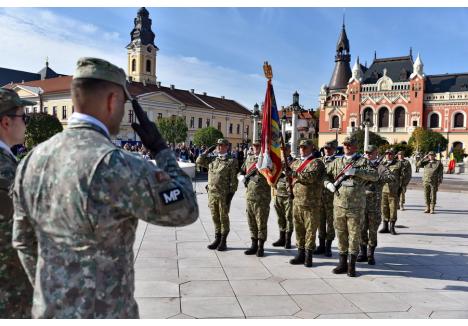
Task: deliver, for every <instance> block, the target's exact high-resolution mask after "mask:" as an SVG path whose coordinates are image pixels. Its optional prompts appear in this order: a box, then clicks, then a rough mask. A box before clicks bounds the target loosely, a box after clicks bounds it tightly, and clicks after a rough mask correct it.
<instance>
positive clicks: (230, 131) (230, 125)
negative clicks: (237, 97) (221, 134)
mask: <svg viewBox="0 0 468 326" xmlns="http://www.w3.org/2000/svg"><path fill="white" fill-rule="evenodd" d="M229 133H230V134H232V123H230V124H229Z"/></svg>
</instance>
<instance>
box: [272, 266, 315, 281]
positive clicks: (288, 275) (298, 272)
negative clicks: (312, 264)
mask: <svg viewBox="0 0 468 326" xmlns="http://www.w3.org/2000/svg"><path fill="white" fill-rule="evenodd" d="M268 271H269V272H270V273H271V274H272V275H274V276H276V277H280V278H283V279H310V278H319V276H317V274H315V272H314V271H312V268H305V267H304V266H303V265H299V266H298V265H296V266H294V265H291V264H289V265H288V266H273V267H268Z"/></svg>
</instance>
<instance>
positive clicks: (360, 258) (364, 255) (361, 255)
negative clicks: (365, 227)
mask: <svg viewBox="0 0 468 326" xmlns="http://www.w3.org/2000/svg"><path fill="white" fill-rule="evenodd" d="M357 261H358V262H360V263H362V262H364V261H367V246H366V245H360V250H359V255H358V256H357Z"/></svg>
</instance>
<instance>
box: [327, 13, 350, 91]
mask: <svg viewBox="0 0 468 326" xmlns="http://www.w3.org/2000/svg"><path fill="white" fill-rule="evenodd" d="M350 61H351V55H350V53H349V40H348V36H347V35H346V29H345V25H344V16H343V26H342V29H341V33H340V36H339V38H338V42H337V44H336V55H335V69H334V70H333V74H332V77H331V79H330V83H329V85H328V87H329V89H330V90H333V89H345V88H346V87H347V85H348V81H349V79H350V78H351V76H352V73H351V67H350V64H349V62H350Z"/></svg>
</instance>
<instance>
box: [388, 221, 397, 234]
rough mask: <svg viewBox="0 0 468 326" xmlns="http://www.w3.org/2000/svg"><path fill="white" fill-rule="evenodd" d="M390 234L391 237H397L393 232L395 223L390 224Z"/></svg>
mask: <svg viewBox="0 0 468 326" xmlns="http://www.w3.org/2000/svg"><path fill="white" fill-rule="evenodd" d="M390 233H391V234H392V235H397V233H396V231H395V222H390Z"/></svg>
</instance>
